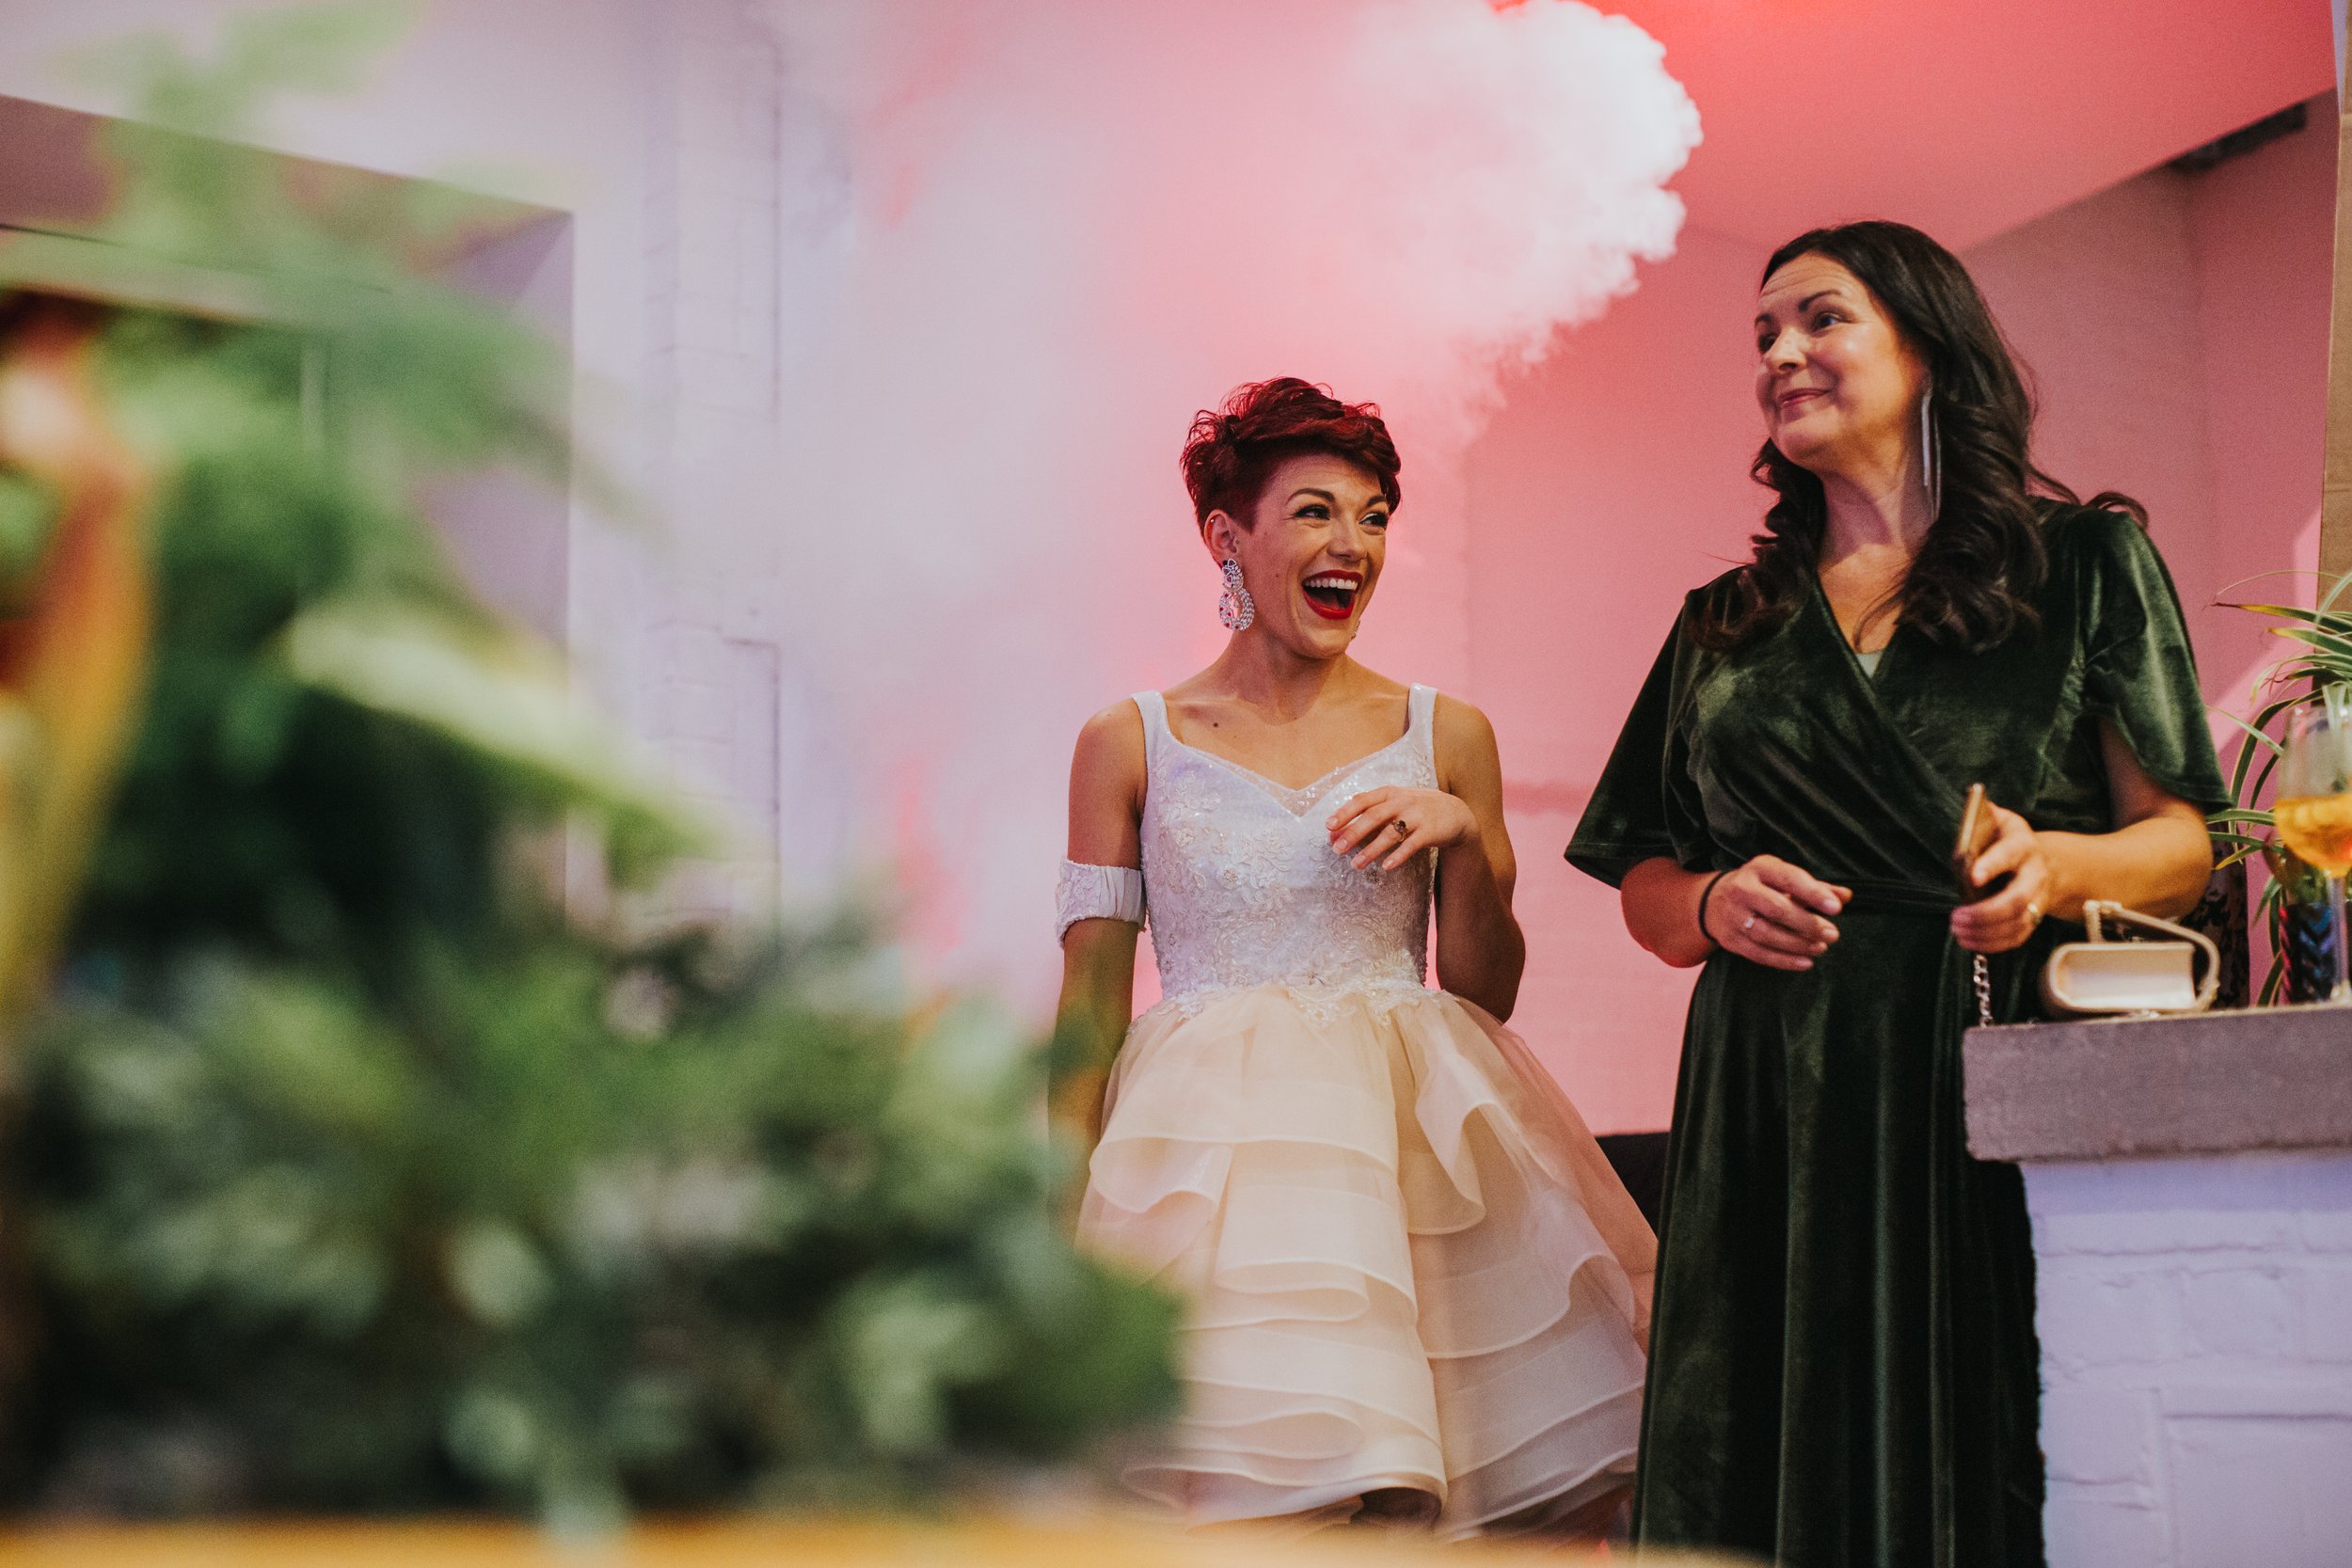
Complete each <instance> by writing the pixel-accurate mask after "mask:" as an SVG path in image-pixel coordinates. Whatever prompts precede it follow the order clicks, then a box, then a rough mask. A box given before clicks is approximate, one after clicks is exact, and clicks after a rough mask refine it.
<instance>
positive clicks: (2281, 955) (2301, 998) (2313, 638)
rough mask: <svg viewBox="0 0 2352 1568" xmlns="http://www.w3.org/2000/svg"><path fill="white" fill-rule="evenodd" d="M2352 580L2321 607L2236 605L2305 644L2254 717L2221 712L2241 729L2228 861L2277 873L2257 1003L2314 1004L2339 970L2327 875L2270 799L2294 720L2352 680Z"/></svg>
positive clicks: (2266, 893)
mask: <svg viewBox="0 0 2352 1568" xmlns="http://www.w3.org/2000/svg"><path fill="white" fill-rule="evenodd" d="M2347 588H2352V577H2345V578H2340V579H2338V580H2337V581H2336V582H2335V583H2333V584H2332V585H2328V586H2327V587H2326V591H2325V593H2324V594H2321V596H2320V597H2319V600H2318V605H2317V608H2315V609H2311V610H2306V609H2303V608H2301V607H2299V606H2296V605H2274V604H2247V605H2239V606H2235V607H2233V608H2237V609H2241V610H2248V611H2249V612H2251V613H2253V614H2257V615H2264V616H2268V617H2270V618H2272V619H2274V620H2276V621H2278V622H2279V623H2280V625H2278V626H2274V627H2273V628H2272V630H2273V631H2275V632H2276V633H2277V634H2278V635H2279V636H2280V637H2283V638H2286V639H2288V640H2289V641H2293V642H2295V643H2296V644H2297V646H2296V651H2295V652H2294V653H2292V654H2290V655H2288V656H2287V657H2284V658H2282V659H2280V661H2279V662H2278V663H2277V664H2276V665H2274V666H2273V667H2272V668H2271V669H2270V670H2269V671H2268V672H2267V673H2265V675H2264V677H2263V679H2262V681H2261V682H2260V683H2259V684H2258V685H2257V686H2256V688H2255V693H2254V696H2255V707H2254V713H2253V716H2252V717H2251V718H2250V719H2242V718H2240V717H2238V716H2237V715H2235V714H2233V713H2230V712H2228V711H2226V710H2217V711H2219V712H2221V714H2222V717H2224V718H2225V719H2228V720H2229V721H2231V722H2232V723H2233V724H2235V725H2236V726H2237V727H2238V729H2239V730H2240V731H2241V732H2242V734H2241V735H2240V736H2239V739H2238V744H2237V747H2236V749H2235V757H2234V761H2233V766H2232V768H2231V773H2230V793H2231V795H2232V797H2233V799H2234V800H2235V802H2236V803H2235V804H2234V805H2233V806H2232V807H2230V808H2229V809H2228V810H2225V811H2219V812H2216V813H2215V814H2214V815H2213V816H2212V817H2211V819H2210V824H2211V828H2212V832H2213V836H2214V840H2215V843H2216V844H2217V846H2219V847H2221V848H2222V850H2223V859H2222V862H2221V865H2222V866H2225V867H2226V866H2228V865H2232V864H2234V863H2238V862H2241V861H2245V860H2248V859H2250V858H2252V857H2254V856H2257V855H2259V856H2261V857H2262V858H2263V860H2264V862H2265V864H2266V865H2267V866H2268V868H2269V871H2270V879H2269V881H2268V883H2267V885H2266V886H2265V888H2264V889H2263V893H2262V896H2261V898H2260V899H2259V901H2258V902H2257V904H2256V911H2255V913H2256V919H2257V920H2258V921H2259V922H2260V923H2261V924H2262V925H2263V927H2264V928H2265V930H2266V931H2267V932H2268V933H2269V936H2270V947H2271V964H2270V969H2269V972H2268V973H2267V974H2265V977H2264V980H2263V984H2262V988H2261V990H2260V992H2259V994H2258V996H2257V998H2256V1003H2257V1005H2258V1006H2270V1005H2272V1004H2274V1003H2276V1002H2279V1001H2280V1000H2281V999H2283V1000H2286V1001H2293V1002H2305V1001H2316V1000H2318V999H2319V998H2321V997H2323V996H2325V995H2326V994H2327V990H2328V979H2329V977H2330V976H2332V974H2334V962H2335V958H2334V952H2335V949H2334V943H2335V942H2336V941H2337V940H2338V939H2337V935H2336V931H2335V927H2334V923H2333V921H2332V918H2331V917H2330V914H2329V911H2328V902H2327V893H2326V879H2324V878H2323V877H2321V876H2320V874H2319V873H2318V872H2317V871H2316V870H2314V869H2313V868H2312V867H2311V866H2309V865H2307V864H2305V863H2303V862H2302V861H2300V860H2298V859H2297V858H2296V856H2295V854H2294V852H2293V851H2292V850H2290V849H2288V848H2287V847H2286V846H2285V845H2283V844H2281V843H2280V842H2279V838H2278V832H2277V822H2276V819H2275V818H2274V816H2273V815H2272V813H2271V811H2270V809H2269V807H2268V806H2267V805H2266V804H2265V796H2266V794H2267V792H2268V790H2269V786H2270V783H2271V779H2272V776H2273V775H2274V774H2275V773H2276V771H2277V770H2278V766H2279V762H2280V757H2281V756H2282V755H2283V753H2284V751H2285V741H2284V734H2285V729H2286V724H2287V721H2288V716H2289V715H2290V714H2292V713H2293V712H2294V711H2295V710H2296V709H2297V708H2301V707H2307V706H2310V705H2313V704H2316V703H2318V702H2320V701H2321V694H2322V692H2323V690H2324V689H2326V688H2328V687H2330V686H2352V608H2347V607H2346V605H2345V599H2344V595H2345V593H2346V590H2347Z"/></svg>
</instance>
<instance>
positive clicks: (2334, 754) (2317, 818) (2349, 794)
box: [2271, 686, 2352, 1004]
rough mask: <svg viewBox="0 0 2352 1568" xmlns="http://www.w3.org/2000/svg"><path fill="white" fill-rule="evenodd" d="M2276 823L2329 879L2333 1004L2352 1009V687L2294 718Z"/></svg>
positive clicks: (2327, 693)
mask: <svg viewBox="0 0 2352 1568" xmlns="http://www.w3.org/2000/svg"><path fill="white" fill-rule="evenodd" d="M2271 817H2272V820H2274V821H2275V822H2277V824H2278V826H2279V836H2280V838H2281V839H2283V840H2285V841H2286V847H2288V848H2290V849H2292V850H2294V851H2295V852H2296V855H2297V856H2299V857H2301V859H2302V861H2303V863H2305V864H2307V865H2312V866H2316V867H2317V868H2318V869H2319V870H2320V871H2322V872H2324V873H2326V875H2327V878H2328V906H2329V908H2330V910H2331V911H2332V912H2333V914H2334V916H2335V926H2336V984H2335V989H2334V990H2331V991H2329V992H2328V1001H2329V1002H2330V1003H2335V1004H2352V970H2348V969H2347V963H2348V962H2352V951H2348V950H2347V948H2348V947H2352V944H2347V942H2346V941H2345V930H2344V874H2345V873H2346V872H2352V689H2346V688H2344V687H2341V686H2331V687H2328V688H2327V689H2325V690H2324V691H2322V692H2321V693H2320V700H2319V701H2318V702H2315V703H2312V704H2311V705H2308V706H2305V707H2299V708H2296V709H2295V710H2294V712H2293V714H2292V715H2291V716H2290V717H2289V720H2288V724H2287V746H2286V752H2285V754H2284V755H2283V756H2281V757H2280V759H2279V792H2278V798H2277V800H2276V801H2275V803H2274V804H2273V805H2272V807H2271Z"/></svg>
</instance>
